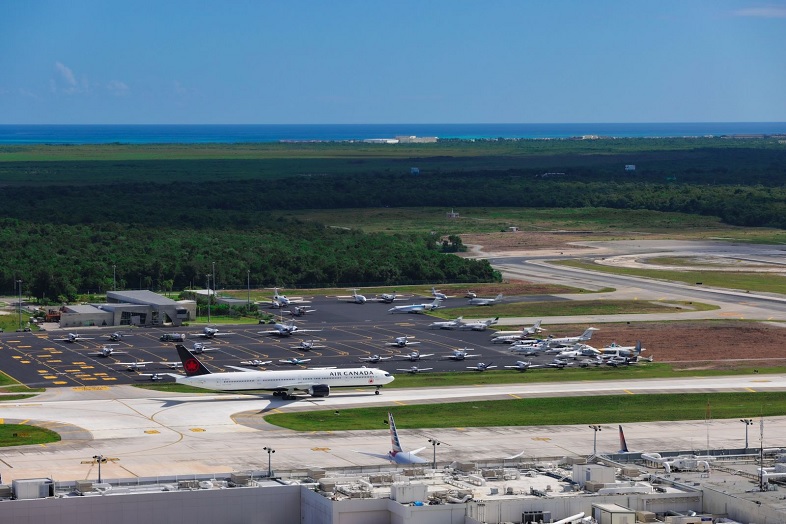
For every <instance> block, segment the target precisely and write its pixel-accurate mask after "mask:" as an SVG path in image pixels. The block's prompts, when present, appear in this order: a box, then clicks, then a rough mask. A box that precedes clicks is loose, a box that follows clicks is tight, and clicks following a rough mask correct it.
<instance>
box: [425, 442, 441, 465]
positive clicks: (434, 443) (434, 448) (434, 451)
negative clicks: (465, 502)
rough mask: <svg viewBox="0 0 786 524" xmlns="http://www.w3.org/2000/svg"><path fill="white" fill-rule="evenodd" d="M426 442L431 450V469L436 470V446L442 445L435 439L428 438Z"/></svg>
mask: <svg viewBox="0 0 786 524" xmlns="http://www.w3.org/2000/svg"><path fill="white" fill-rule="evenodd" d="M428 441H429V442H430V443H431V448H432V450H433V454H432V459H431V469H437V446H439V445H440V444H442V442H440V441H439V440H437V439H435V438H430V439H428Z"/></svg>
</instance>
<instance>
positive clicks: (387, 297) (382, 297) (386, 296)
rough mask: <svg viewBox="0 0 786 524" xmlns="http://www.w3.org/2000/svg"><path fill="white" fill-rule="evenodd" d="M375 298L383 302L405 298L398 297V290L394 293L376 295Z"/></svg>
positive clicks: (389, 302)
mask: <svg viewBox="0 0 786 524" xmlns="http://www.w3.org/2000/svg"><path fill="white" fill-rule="evenodd" d="M374 300H376V301H377V302H382V303H383V304H392V303H393V302H395V301H396V300H403V299H401V298H398V296H397V295H396V292H395V291H394V292H393V293H382V294H381V295H377V296H375V297H374Z"/></svg>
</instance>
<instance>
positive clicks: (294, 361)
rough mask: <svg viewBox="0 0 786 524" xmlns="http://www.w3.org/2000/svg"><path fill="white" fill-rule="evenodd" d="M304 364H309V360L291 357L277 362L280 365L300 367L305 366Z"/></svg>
mask: <svg viewBox="0 0 786 524" xmlns="http://www.w3.org/2000/svg"><path fill="white" fill-rule="evenodd" d="M306 362H311V359H310V358H297V357H292V358H283V359H281V360H279V363H281V364H292V365H293V366H300V365H302V364H305V363H306Z"/></svg>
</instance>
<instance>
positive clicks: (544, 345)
mask: <svg viewBox="0 0 786 524" xmlns="http://www.w3.org/2000/svg"><path fill="white" fill-rule="evenodd" d="M548 349H549V342H548V340H527V341H524V340H522V341H521V342H519V343H514V344H513V345H511V346H510V351H511V352H513V353H521V354H524V355H537V354H538V353H545V352H546V350H548Z"/></svg>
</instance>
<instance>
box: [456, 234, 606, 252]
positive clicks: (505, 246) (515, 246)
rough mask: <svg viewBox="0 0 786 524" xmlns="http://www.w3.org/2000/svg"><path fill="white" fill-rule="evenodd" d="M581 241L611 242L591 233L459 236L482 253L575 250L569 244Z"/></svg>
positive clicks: (601, 235) (604, 237) (603, 236)
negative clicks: (478, 247) (524, 250)
mask: <svg viewBox="0 0 786 524" xmlns="http://www.w3.org/2000/svg"><path fill="white" fill-rule="evenodd" d="M582 240H611V238H610V237H609V236H608V235H603V234H596V233H591V232H586V233H584V232H565V233H556V232H551V233H541V232H531V231H516V232H505V233H478V234H468V235H461V241H462V242H464V244H467V245H476V246H480V248H481V250H482V251H484V252H487V253H488V252H501V251H521V250H523V249H549V250H554V249H560V248H562V249H568V248H570V249H575V248H576V246H571V245H569V243H570V242H579V241H582Z"/></svg>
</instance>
